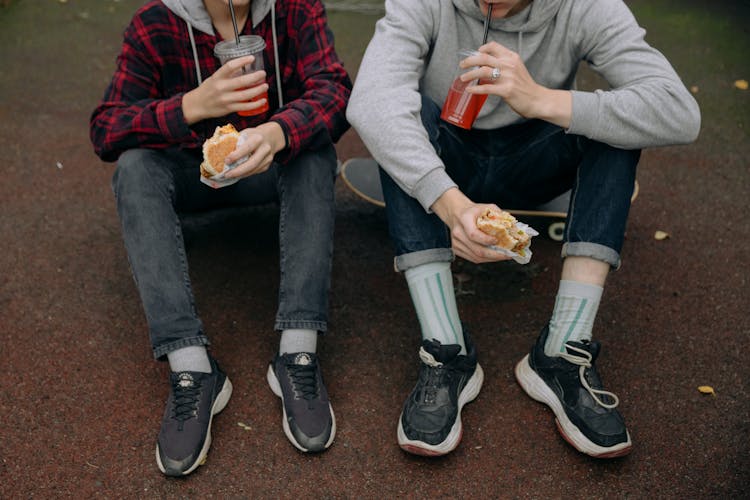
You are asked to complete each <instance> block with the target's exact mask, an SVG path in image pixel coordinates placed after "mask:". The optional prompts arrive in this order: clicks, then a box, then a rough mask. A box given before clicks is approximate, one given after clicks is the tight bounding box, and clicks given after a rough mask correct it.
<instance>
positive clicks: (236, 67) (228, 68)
mask: <svg viewBox="0 0 750 500" xmlns="http://www.w3.org/2000/svg"><path fill="white" fill-rule="evenodd" d="M253 61H255V56H243V57H238V58H237V59H232V60H230V61H227V62H226V63H225V64H224V65H223V66H222V67H221V68H219V71H224V72H226V73H229V74H233V73H235V72H237V71H240V70H241V69H242V68H244V67H245V66H248V65H250V64H252V63H253Z"/></svg>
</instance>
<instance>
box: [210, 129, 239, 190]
mask: <svg viewBox="0 0 750 500" xmlns="http://www.w3.org/2000/svg"><path fill="white" fill-rule="evenodd" d="M239 140H240V134H239V132H237V129H236V128H234V125H232V124H231V123H229V124H227V125H224V126H223V127H216V131H214V135H213V136H212V137H209V138H208V139H207V140H206V142H204V143H203V163H201V167H200V168H201V175H202V176H203V177H206V178H211V177H213V176H215V175H219V174H221V173H222V172H224V170H225V169H226V167H227V165H226V163H224V160H225V159H226V157H227V156H228V155H229V153H231V152H232V151H234V150H235V149H236V148H237V142H238V141H239Z"/></svg>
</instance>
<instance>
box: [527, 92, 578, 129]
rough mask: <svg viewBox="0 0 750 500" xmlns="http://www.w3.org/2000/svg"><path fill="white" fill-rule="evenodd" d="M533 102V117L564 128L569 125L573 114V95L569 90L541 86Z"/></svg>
mask: <svg viewBox="0 0 750 500" xmlns="http://www.w3.org/2000/svg"><path fill="white" fill-rule="evenodd" d="M535 103H536V106H535V109H534V116H533V118H538V119H540V120H544V121H547V122H550V123H554V124H555V125H559V126H560V127H562V128H564V129H567V128H569V127H570V118H571V116H572V114H573V96H572V94H571V93H570V91H568V90H556V89H548V88H544V87H541V91H540V95H539V96H538V98H537V99H535Z"/></svg>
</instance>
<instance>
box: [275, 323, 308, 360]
mask: <svg viewBox="0 0 750 500" xmlns="http://www.w3.org/2000/svg"><path fill="white" fill-rule="evenodd" d="M317 347H318V332H317V331H315V330H304V329H301V328H290V329H289V330H284V331H282V332H281V340H280V341H279V354H287V353H291V352H315V350H316V349H317Z"/></svg>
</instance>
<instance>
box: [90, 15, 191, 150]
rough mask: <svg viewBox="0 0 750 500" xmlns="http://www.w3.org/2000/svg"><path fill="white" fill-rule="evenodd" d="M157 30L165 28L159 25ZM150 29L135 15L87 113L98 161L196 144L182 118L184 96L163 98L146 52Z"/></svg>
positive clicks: (154, 59)
mask: <svg viewBox="0 0 750 500" xmlns="http://www.w3.org/2000/svg"><path fill="white" fill-rule="evenodd" d="M159 28H160V29H161V30H167V29H169V25H167V24H164V25H163V26H159ZM155 32H158V30H155V29H154V26H150V25H149V26H146V25H145V24H144V23H143V19H142V18H139V17H135V18H134V19H133V22H132V23H131V24H130V26H129V27H128V28H127V29H126V31H125V34H124V41H123V46H122V51H121V52H120V55H119V56H118V58H117V69H116V70H115V74H114V76H113V78H112V81H111V83H110V84H109V86H108V87H107V90H106V92H105V95H104V98H103V99H102V101H101V103H100V104H99V106H97V108H96V109H95V110H94V112H93V113H92V115H91V121H90V135H91V141H92V143H93V145H94V150H95V152H96V154H97V155H99V157H100V158H101V159H102V160H104V161H115V160H116V159H117V158H118V157H119V155H120V154H121V153H123V152H124V151H126V150H128V149H133V148H137V147H146V148H154V149H163V148H167V147H170V146H174V145H177V144H182V145H191V144H193V145H196V146H198V145H199V144H200V138H199V137H198V135H197V134H196V133H195V132H194V131H192V130H191V129H190V128H189V127H188V125H187V123H186V122H185V118H184V116H183V114H182V96H183V95H184V92H176V93H174V94H173V95H167V96H165V95H163V92H162V90H161V89H160V87H159V78H160V75H162V74H163V72H162V68H160V67H159V64H160V62H159V61H160V58H159V57H158V56H157V55H156V54H155V52H154V51H153V50H152V48H153V47H154V44H153V40H152V39H151V37H152V34H153V33H155Z"/></svg>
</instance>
